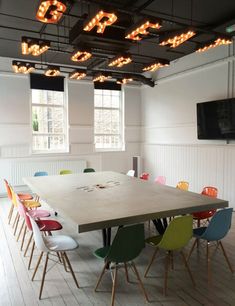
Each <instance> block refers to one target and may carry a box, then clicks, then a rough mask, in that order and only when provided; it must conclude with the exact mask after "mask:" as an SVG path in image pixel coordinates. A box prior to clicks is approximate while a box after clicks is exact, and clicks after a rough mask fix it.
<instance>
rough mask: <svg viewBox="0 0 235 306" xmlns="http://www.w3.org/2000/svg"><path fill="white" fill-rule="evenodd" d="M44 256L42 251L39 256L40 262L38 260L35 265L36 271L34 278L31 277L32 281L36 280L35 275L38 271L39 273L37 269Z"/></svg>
mask: <svg viewBox="0 0 235 306" xmlns="http://www.w3.org/2000/svg"><path fill="white" fill-rule="evenodd" d="M42 256H43V252H41V254H40V256H39V258H38V262H37V264H36V267H35V269H34V272H33V275H32V278H31V280H32V281H33V280H34V277H35V275H36V273H37V271H38V267H39V265H40V262H41V260H42Z"/></svg>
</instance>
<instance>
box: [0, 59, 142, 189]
mask: <svg viewBox="0 0 235 306" xmlns="http://www.w3.org/2000/svg"><path fill="white" fill-rule="evenodd" d="M93 96H94V87H93V83H92V82H85V81H83V82H82V81H80V82H76V81H68V117H69V144H70V153H69V154H62V155H61V154H60V155H52V156H53V158H54V159H55V160H56V159H61V158H62V159H74V158H78V159H85V160H86V161H87V162H88V166H89V167H93V168H95V169H96V170H97V171H100V170H116V171H120V172H126V171H127V170H129V169H130V168H131V165H132V156H133V155H139V154H140V136H141V133H140V121H141V116H140V114H141V112H140V109H141V89H140V87H134V86H133V87H130V86H125V88H124V96H125V139H126V150H125V151H123V152H109V153H107V152H106V153H101V152H99V153H97V152H95V151H94V146H93V111H94V110H93V102H94V97H93ZM30 145H31V125H30V86H29V76H27V75H26V76H25V75H16V74H13V73H12V72H11V59H10V58H0V169H5V170H4V171H3V170H2V171H0V179H1V178H3V177H5V176H7V175H8V174H9V173H8V172H9V171H8V170H7V167H6V160H8V161H9V159H11V160H14V159H17V158H22V159H27V158H40V156H38V155H37V156H36V155H32V154H31V153H30ZM50 156H51V155H50ZM42 157H45V156H42ZM7 171H8V172H7ZM1 190H2V187H0V192H1Z"/></svg>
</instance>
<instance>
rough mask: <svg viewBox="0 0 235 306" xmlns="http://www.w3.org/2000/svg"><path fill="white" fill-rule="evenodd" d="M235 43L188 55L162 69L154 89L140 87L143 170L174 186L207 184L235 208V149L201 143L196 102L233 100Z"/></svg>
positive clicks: (196, 187)
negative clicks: (188, 183)
mask: <svg viewBox="0 0 235 306" xmlns="http://www.w3.org/2000/svg"><path fill="white" fill-rule="evenodd" d="M234 73H235V58H234V45H232V46H230V47H228V46H222V47H219V48H217V49H214V50H210V51H208V52H207V53H204V54H196V53H194V54H190V55H188V56H186V57H184V58H181V59H179V60H177V61H175V62H173V63H171V65H170V67H168V68H165V69H161V70H159V72H158V73H156V74H155V75H154V78H155V80H156V84H157V85H156V86H155V87H154V88H149V87H144V88H143V89H142V108H141V114H142V141H143V142H142V156H143V158H144V169H145V171H147V172H150V173H151V174H152V179H153V178H154V177H156V176H157V175H165V176H166V177H167V183H168V184H169V185H172V186H175V185H176V183H177V181H179V180H188V181H189V182H190V190H192V191H195V192H200V191H201V189H202V187H203V186H205V185H207V186H208V185H214V186H217V187H218V188H219V196H220V197H221V198H224V199H228V200H229V201H230V204H231V205H232V206H234V207H235V191H234V183H235V146H234V144H229V145H227V144H226V143H225V141H221V140H219V141H209V140H198V139H197V121H196V103H197V102H204V101H210V100H216V99H223V98H229V97H233V96H234V87H235V84H234Z"/></svg>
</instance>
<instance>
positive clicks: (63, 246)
mask: <svg viewBox="0 0 235 306" xmlns="http://www.w3.org/2000/svg"><path fill="white" fill-rule="evenodd" d="M44 242H45V244H46V246H47V247H48V249H50V250H51V251H56V252H59V251H69V250H74V249H76V248H77V247H78V243H77V241H76V240H74V239H73V238H72V237H69V236H63V235H58V236H47V237H44Z"/></svg>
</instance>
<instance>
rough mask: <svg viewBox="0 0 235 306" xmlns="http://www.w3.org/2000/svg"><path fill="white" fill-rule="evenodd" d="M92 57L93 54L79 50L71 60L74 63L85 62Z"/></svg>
mask: <svg viewBox="0 0 235 306" xmlns="http://www.w3.org/2000/svg"><path fill="white" fill-rule="evenodd" d="M91 57H92V54H91V52H89V51H83V50H77V51H75V52H74V53H73V55H72V57H71V60H72V61H74V62H85V61H87V60H88V59H89V58H91Z"/></svg>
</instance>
